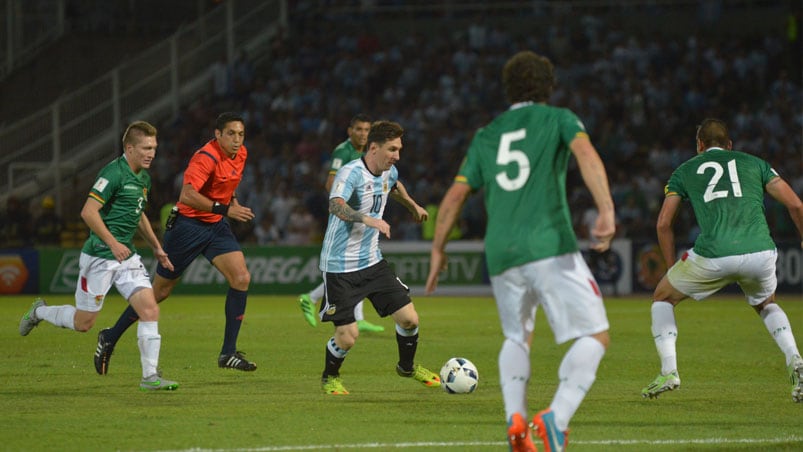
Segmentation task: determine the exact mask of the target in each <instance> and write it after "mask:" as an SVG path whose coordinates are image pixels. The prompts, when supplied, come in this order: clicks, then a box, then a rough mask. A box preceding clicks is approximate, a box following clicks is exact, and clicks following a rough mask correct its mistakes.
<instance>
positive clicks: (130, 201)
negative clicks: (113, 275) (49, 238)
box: [81, 156, 151, 259]
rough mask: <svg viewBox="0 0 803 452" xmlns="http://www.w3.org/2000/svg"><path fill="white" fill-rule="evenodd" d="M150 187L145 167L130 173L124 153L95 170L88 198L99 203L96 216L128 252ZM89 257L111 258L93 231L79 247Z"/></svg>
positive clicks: (132, 246) (108, 251)
mask: <svg viewBox="0 0 803 452" xmlns="http://www.w3.org/2000/svg"><path fill="white" fill-rule="evenodd" d="M150 189H151V176H150V175H149V174H148V172H147V171H146V170H144V169H143V170H141V171H140V172H139V174H134V172H133V171H131V167H130V166H128V162H127V161H126V158H125V157H124V156H121V157H119V158H117V159H115V160H113V161H112V162H111V163H109V164H108V165H106V166H104V167H103V169H101V170H100V173H98V177H97V179H95V184H94V185H93V186H92V190H90V192H89V197H90V198H92V199H94V200H96V201H98V202H100V203H101V204H103V207H101V208H100V217H101V218H102V219H103V222H104V223H105V224H106V227H107V228H109V231H110V232H111V233H112V235H113V236H114V238H115V239H117V241H118V242H120V243H122V244H124V245H126V246H128V248H129V249H131V251H132V253H133V252H136V249H135V248H134V243H133V239H134V233H135V232H136V230H137V226H138V225H139V220H140V218H141V216H142V209H144V208H145V204H146V203H147V202H148V192H149V191H150ZM81 251H83V252H84V253H86V254H89V255H90V256H96V257H102V258H105V259H115V257H114V255H113V254H112V252H111V250H110V249H109V247H108V245H106V243H104V242H103V240H101V239H100V238H99V237H98V236H97V235H96V234H95V233H94V232H91V231H90V233H89V238H88V239H87V240H86V242H85V243H84V247H83V249H82V250H81Z"/></svg>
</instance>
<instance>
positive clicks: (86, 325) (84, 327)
mask: <svg viewBox="0 0 803 452" xmlns="http://www.w3.org/2000/svg"><path fill="white" fill-rule="evenodd" d="M74 326H75V331H78V332H80V333H86V332H87V331H89V330H91V329H92V327H93V326H95V318H94V317H92V318H85V319H84V318H78V317H76V318H75V323H74Z"/></svg>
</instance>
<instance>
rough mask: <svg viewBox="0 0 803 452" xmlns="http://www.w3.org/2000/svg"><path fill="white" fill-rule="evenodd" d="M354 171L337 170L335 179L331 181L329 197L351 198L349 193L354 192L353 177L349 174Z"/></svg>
mask: <svg viewBox="0 0 803 452" xmlns="http://www.w3.org/2000/svg"><path fill="white" fill-rule="evenodd" d="M354 172H355V171H351V170H343V171H338V172H337V175H336V176H335V180H334V182H332V189H331V190H330V191H329V199H332V198H343V199H345V200H346V201H348V200H349V198H351V194H352V193H354V181H353V179H354V178H353V177H351V175H352V174H354Z"/></svg>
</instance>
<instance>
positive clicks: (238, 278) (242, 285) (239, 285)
mask: <svg viewBox="0 0 803 452" xmlns="http://www.w3.org/2000/svg"><path fill="white" fill-rule="evenodd" d="M250 284H251V273H249V272H248V270H242V271H238V272H236V273H234V275H232V277H231V281H229V285H230V286H231V287H232V288H234V289H237V290H243V291H245V290H248V286H249V285H250Z"/></svg>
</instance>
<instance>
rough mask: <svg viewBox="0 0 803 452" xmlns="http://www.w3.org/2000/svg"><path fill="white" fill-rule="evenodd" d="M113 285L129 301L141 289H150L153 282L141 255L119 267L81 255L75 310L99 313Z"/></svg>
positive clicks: (112, 263) (117, 263)
mask: <svg viewBox="0 0 803 452" xmlns="http://www.w3.org/2000/svg"><path fill="white" fill-rule="evenodd" d="M112 284H114V287H116V288H117V291H118V292H120V295H122V296H123V298H125V299H126V300H128V299H129V298H131V295H133V294H134V292H136V291H138V290H140V289H150V288H151V279H150V277H149V276H148V271H147V270H145V266H144V265H142V261H140V258H139V254H134V255H133V256H131V257H129V258H128V259H126V260H124V261H123V262H122V263H120V262H117V261H116V260H110V259H103V258H101V257H94V256H90V255H88V254H86V253H83V252H82V253H81V257H80V259H79V260H78V284H77V285H76V288H75V307H76V308H78V309H79V310H81V311H89V312H98V311H100V310H101V309H102V308H103V300H104V299H105V298H106V294H107V293H109V289H111V287H112Z"/></svg>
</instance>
